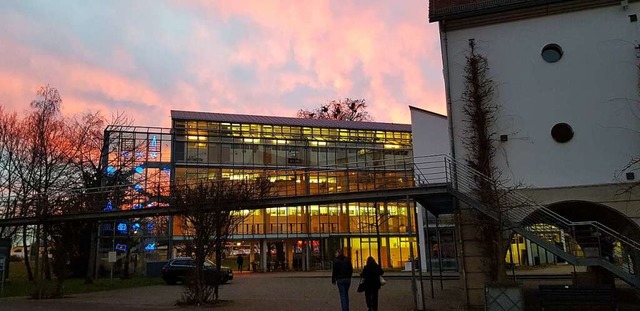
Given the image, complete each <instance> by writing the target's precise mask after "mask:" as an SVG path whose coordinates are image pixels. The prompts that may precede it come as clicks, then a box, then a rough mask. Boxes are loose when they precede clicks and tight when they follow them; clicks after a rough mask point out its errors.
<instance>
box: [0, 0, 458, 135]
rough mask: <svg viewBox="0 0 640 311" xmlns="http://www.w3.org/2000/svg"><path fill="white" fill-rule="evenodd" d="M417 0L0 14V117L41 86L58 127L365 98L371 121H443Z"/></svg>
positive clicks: (142, 1)
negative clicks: (74, 119)
mask: <svg viewBox="0 0 640 311" xmlns="http://www.w3.org/2000/svg"><path fill="white" fill-rule="evenodd" d="M427 2H428V1H426V0H402V1H397V0H328V1H320V0H313V1H299V0H280V1H278V0H180V1H178V0H176V1H171V0H166V1H151V0H137V1H129V0H126V1H125V0H110V1H68V0H56V1H44V0H43V1H37V0H32V1H21V0H3V1H0V106H2V107H3V108H4V110H5V111H9V112H18V113H24V112H25V111H27V110H28V109H29V103H30V102H31V101H32V100H33V99H34V98H35V92H36V90H37V89H38V88H39V87H40V86H42V85H47V84H48V85H49V86H51V87H54V88H57V89H58V91H59V92H60V95H61V97H62V100H63V103H62V107H61V108H62V109H61V110H62V112H63V114H65V115H74V114H78V113H86V112H95V111H101V112H102V113H103V114H104V115H106V116H110V115H113V114H116V113H123V114H124V115H126V116H128V117H129V118H130V119H133V120H134V123H135V124H136V125H147V126H165V127H167V126H170V111H171V110H172V109H174V110H190V111H206V112H219V113H239V114H257V115H269V116H286V117H294V116H295V115H296V112H297V111H298V110H299V109H313V108H317V107H319V106H321V105H322V104H325V103H327V102H329V101H331V100H334V99H343V98H347V97H348V98H364V99H366V101H367V105H368V109H367V110H368V111H369V113H370V114H371V115H372V117H373V118H374V120H375V121H379V122H394V123H410V112H409V107H408V106H415V107H419V108H422V109H426V110H431V111H434V112H437V113H441V114H444V113H445V112H446V111H445V110H446V109H445V95H444V81H443V77H442V61H441V54H440V45H439V37H438V27H437V24H429V23H428V6H427Z"/></svg>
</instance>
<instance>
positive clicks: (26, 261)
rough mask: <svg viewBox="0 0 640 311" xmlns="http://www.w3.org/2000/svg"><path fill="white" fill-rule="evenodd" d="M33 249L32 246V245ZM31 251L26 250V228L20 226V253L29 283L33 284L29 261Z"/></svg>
mask: <svg viewBox="0 0 640 311" xmlns="http://www.w3.org/2000/svg"><path fill="white" fill-rule="evenodd" d="M32 247H33V245H32ZM31 251H32V250H29V249H27V226H26V225H23V226H22V252H23V253H24V266H25V268H26V269H27V277H28V278H29V282H33V271H31V261H30V260H29V256H30V253H31Z"/></svg>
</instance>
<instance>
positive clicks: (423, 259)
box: [415, 202, 428, 272]
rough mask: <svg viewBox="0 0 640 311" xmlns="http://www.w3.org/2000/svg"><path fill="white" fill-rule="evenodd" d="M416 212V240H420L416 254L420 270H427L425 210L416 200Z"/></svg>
mask: <svg viewBox="0 0 640 311" xmlns="http://www.w3.org/2000/svg"><path fill="white" fill-rule="evenodd" d="M415 206H416V213H417V214H418V227H417V228H416V231H417V232H418V241H420V245H418V252H419V253H418V256H420V267H421V269H422V271H424V272H426V271H427V256H428V255H427V249H426V248H427V243H428V241H427V239H426V236H425V234H424V231H425V230H428V229H427V224H426V223H425V220H426V219H427V210H426V209H425V208H424V207H422V205H420V204H419V203H417V202H416V205H415Z"/></svg>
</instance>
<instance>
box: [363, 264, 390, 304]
mask: <svg viewBox="0 0 640 311" xmlns="http://www.w3.org/2000/svg"><path fill="white" fill-rule="evenodd" d="M383 274H384V270H382V268H381V267H380V265H378V264H377V263H376V260H375V259H373V257H369V258H367V264H366V265H365V266H364V268H363V269H362V272H361V273H360V276H361V277H362V279H363V280H364V281H363V282H364V297H365V301H366V302H367V309H368V311H378V291H379V290H380V286H381V284H380V276H382V275H383Z"/></svg>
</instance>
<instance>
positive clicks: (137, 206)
mask: <svg viewBox="0 0 640 311" xmlns="http://www.w3.org/2000/svg"><path fill="white" fill-rule="evenodd" d="M133 209H142V204H133Z"/></svg>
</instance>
